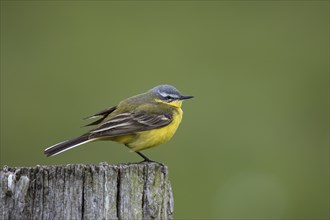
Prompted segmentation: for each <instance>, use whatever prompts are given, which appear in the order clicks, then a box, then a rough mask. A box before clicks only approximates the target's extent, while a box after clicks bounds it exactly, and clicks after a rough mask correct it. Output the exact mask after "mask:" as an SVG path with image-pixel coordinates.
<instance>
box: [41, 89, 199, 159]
mask: <svg viewBox="0 0 330 220" xmlns="http://www.w3.org/2000/svg"><path fill="white" fill-rule="evenodd" d="M192 97H193V96H184V95H181V93H180V92H179V91H178V90H177V89H176V88H174V87H173V86H170V85H160V86H156V87H154V88H153V89H151V90H149V91H148V92H146V93H143V94H139V95H136V96H133V97H130V98H128V99H125V100H123V101H121V102H120V103H119V104H118V105H117V106H114V107H111V108H107V109H105V110H103V111H100V112H98V113H96V114H94V115H92V116H90V117H87V118H85V119H91V118H95V117H100V118H99V119H98V120H96V121H94V122H92V123H90V124H87V125H86V126H91V125H97V127H96V128H94V129H92V130H90V131H89V132H87V133H85V134H83V135H81V136H79V137H77V138H74V139H72V140H67V141H64V142H61V143H58V144H55V145H53V146H51V147H49V148H47V149H45V154H46V155H47V156H54V155H56V154H59V153H62V152H63V151H66V150H69V149H71V148H74V147H77V146H79V145H82V144H85V143H88V142H91V141H96V140H110V141H116V142H118V143H122V144H125V145H126V146H127V147H129V148H130V149H132V150H133V151H135V152H136V153H137V154H139V155H140V156H141V157H143V159H144V160H145V161H151V160H150V159H149V158H148V157H146V156H145V155H144V154H142V153H140V151H141V150H144V149H147V148H151V147H154V146H157V145H159V144H163V143H165V142H167V141H169V140H170V139H171V138H172V136H173V135H174V133H175V131H176V129H177V128H178V126H179V124H180V122H181V119H182V110H181V104H182V101H183V100H184V99H190V98H192Z"/></svg>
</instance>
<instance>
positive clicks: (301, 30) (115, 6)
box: [1, 1, 329, 219]
mask: <svg viewBox="0 0 330 220" xmlns="http://www.w3.org/2000/svg"><path fill="white" fill-rule="evenodd" d="M164 83H169V84H172V85H174V86H176V87H177V88H178V89H179V90H180V91H181V92H182V93H183V94H186V95H194V96H195V98H194V99H192V100H189V101H186V102H185V103H184V105H183V110H184V112H185V113H184V119H183V123H182V124H181V126H180V128H179V130H178V132H177V133H176V135H175V136H174V138H173V139H172V140H171V141H170V142H168V143H167V144H164V145H162V146H160V147H158V148H154V149H150V150H148V151H145V152H144V153H146V155H148V156H149V157H150V158H152V159H153V160H156V161H160V162H163V163H165V164H166V165H167V166H168V167H169V170H170V179H171V182H172V188H173V193H174V199H175V217H176V218H178V219H181V218H182V219H188V218H189V219H190V218H223V219H227V218H252V219H254V218H261V219H264V218H274V219H328V218H329V2H328V1H242V2H241V1H168V2H165V1H155V2H152V1H124V2H119V1H97V2H94V1H67V2H66V1H44V2H41V1H40V2H39V1H1V165H9V166H35V165H37V164H40V165H46V164H68V163H85V164H88V163H93V164H97V163H99V162H103V161H107V162H109V163H122V162H133V161H140V160H141V158H140V157H139V156H138V155H136V154H134V153H130V152H129V151H128V149H127V148H126V147H124V146H122V145H119V144H117V143H113V142H98V143H91V144H88V145H84V146H81V147H79V148H75V149H73V150H71V151H67V152H65V153H63V154H60V155H58V156H56V157H52V158H46V157H45V156H44V155H43V150H44V148H46V147H48V146H50V145H53V144H55V143H57V142H60V141H63V140H66V139H68V138H71V137H74V136H77V135H79V134H81V133H83V132H85V131H86V128H80V126H82V125H84V123H85V122H84V121H81V118H83V117H85V116H88V115H90V114H93V113H95V112H97V111H99V110H102V109H104V108H106V107H109V106H112V105H116V104H117V103H118V102H119V101H120V100H122V99H124V98H127V97H129V96H132V95H135V94H138V93H142V92H145V91H147V90H149V89H150V88H152V87H154V86H155V85H158V84H164Z"/></svg>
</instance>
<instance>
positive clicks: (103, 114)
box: [84, 106, 117, 126]
mask: <svg viewBox="0 0 330 220" xmlns="http://www.w3.org/2000/svg"><path fill="white" fill-rule="evenodd" d="M116 108H117V106H113V107H110V108H107V109H105V110H102V111H100V112H97V113H95V114H94V115H91V116H88V117H86V118H84V120H86V119H91V118H95V117H101V118H100V119H98V120H96V121H94V122H92V123H89V124H87V125H85V126H91V125H98V124H100V123H101V122H102V121H103V120H104V119H105V118H106V117H108V115H109V114H110V113H111V112H113V111H114V110H116Z"/></svg>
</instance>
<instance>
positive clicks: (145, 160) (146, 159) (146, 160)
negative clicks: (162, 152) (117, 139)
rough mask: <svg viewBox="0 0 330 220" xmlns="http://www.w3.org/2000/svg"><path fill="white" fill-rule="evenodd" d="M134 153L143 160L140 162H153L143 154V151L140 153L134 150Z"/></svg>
mask: <svg viewBox="0 0 330 220" xmlns="http://www.w3.org/2000/svg"><path fill="white" fill-rule="evenodd" d="M135 153H137V154H138V155H140V156H141V157H142V158H143V159H144V160H143V161H141V162H155V161H153V160H150V159H149V158H148V157H147V156H146V155H144V154H143V153H140V152H138V151H135Z"/></svg>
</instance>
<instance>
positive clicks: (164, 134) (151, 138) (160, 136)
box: [128, 108, 183, 151]
mask: <svg viewBox="0 0 330 220" xmlns="http://www.w3.org/2000/svg"><path fill="white" fill-rule="evenodd" d="M176 110H177V111H175V112H174V115H173V120H172V122H171V123H170V124H169V125H167V126H165V127H162V128H157V129H153V130H149V131H143V132H139V133H137V135H136V137H135V138H134V140H132V142H131V143H129V144H128V146H129V147H130V148H131V149H132V150H134V151H141V150H145V149H147V148H151V147H155V146H157V145H160V144H163V143H165V142H167V141H169V140H170V139H171V138H172V136H173V135H174V133H175V132H176V130H177V128H178V127H179V125H180V123H181V120H182V113H183V112H182V110H181V108H177V109H176Z"/></svg>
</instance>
